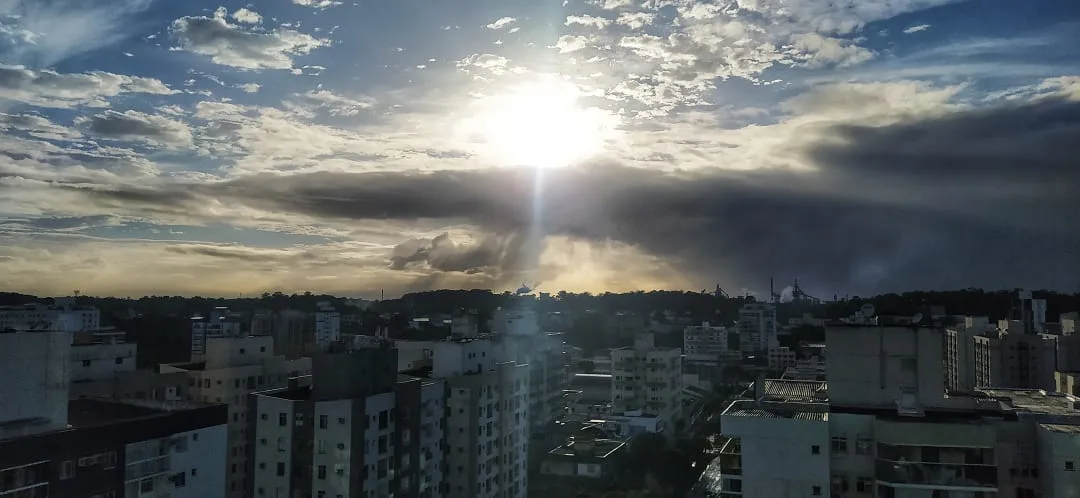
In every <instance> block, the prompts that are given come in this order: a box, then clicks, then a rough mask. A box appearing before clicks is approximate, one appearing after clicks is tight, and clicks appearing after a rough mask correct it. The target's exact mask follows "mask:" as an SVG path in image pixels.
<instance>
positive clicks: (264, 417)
mask: <svg viewBox="0 0 1080 498" xmlns="http://www.w3.org/2000/svg"><path fill="white" fill-rule="evenodd" d="M268 418H270V415H268V414H266V413H263V414H262V415H259V420H266V419H268Z"/></svg>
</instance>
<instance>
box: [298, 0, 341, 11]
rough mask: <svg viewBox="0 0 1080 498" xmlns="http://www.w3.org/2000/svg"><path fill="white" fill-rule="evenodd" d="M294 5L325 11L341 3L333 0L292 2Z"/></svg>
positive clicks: (300, 0)
mask: <svg viewBox="0 0 1080 498" xmlns="http://www.w3.org/2000/svg"><path fill="white" fill-rule="evenodd" d="M292 2H293V3H294V4H296V5H303V6H304V7H311V8H313V9H326V8H330V7H335V6H338V5H341V2H338V1H335V0H292Z"/></svg>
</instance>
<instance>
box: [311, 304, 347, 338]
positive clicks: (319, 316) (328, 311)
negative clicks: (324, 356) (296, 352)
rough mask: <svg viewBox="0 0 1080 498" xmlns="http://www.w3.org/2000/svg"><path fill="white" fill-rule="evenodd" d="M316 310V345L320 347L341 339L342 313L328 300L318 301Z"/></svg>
mask: <svg viewBox="0 0 1080 498" xmlns="http://www.w3.org/2000/svg"><path fill="white" fill-rule="evenodd" d="M318 306H319V310H318V311H316V312H315V345H316V346H317V347H320V348H325V347H326V346H329V345H330V343H333V342H337V341H340V340H341V313H340V312H338V311H337V310H335V309H334V307H333V306H332V305H331V304H330V303H327V302H320V303H318Z"/></svg>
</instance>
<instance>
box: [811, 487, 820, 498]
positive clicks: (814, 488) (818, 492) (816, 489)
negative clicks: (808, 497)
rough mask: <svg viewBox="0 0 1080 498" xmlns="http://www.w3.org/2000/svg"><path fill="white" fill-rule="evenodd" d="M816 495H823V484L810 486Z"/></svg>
mask: <svg viewBox="0 0 1080 498" xmlns="http://www.w3.org/2000/svg"><path fill="white" fill-rule="evenodd" d="M810 489H811V491H812V492H813V495H814V496H821V486H814V487H813V488H810Z"/></svg>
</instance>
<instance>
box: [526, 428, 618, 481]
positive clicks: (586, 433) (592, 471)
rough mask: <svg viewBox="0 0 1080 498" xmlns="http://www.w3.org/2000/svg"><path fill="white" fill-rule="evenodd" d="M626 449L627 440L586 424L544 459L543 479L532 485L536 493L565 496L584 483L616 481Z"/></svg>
mask: <svg viewBox="0 0 1080 498" xmlns="http://www.w3.org/2000/svg"><path fill="white" fill-rule="evenodd" d="M626 448H627V446H626V441H624V440H622V439H617V438H612V437H610V436H609V434H608V433H607V432H606V431H604V430H603V429H602V428H600V427H597V426H596V425H592V424H587V425H585V426H584V427H582V428H580V429H578V430H577V431H575V432H574V433H573V435H571V436H570V437H569V438H567V440H566V442H565V443H563V444H560V445H559V446H556V447H555V448H553V449H552V450H551V451H548V452H547V454H546V455H544V456H543V459H542V460H541V461H540V475H542V476H544V479H543V480H542V482H540V483H536V482H534V483H533V485H534V487H533V490H532V491H533V492H534V493H533V494H536V495H540V496H566V495H568V494H569V493H570V492H572V491H573V490H574V488H575V487H577V486H580V485H581V484H585V481H597V480H602V479H611V478H614V477H615V476H616V475H617V474H618V473H619V463H620V462H619V458H620V457H621V456H622V455H623V454H624V453H626ZM568 478H569V479H568Z"/></svg>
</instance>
